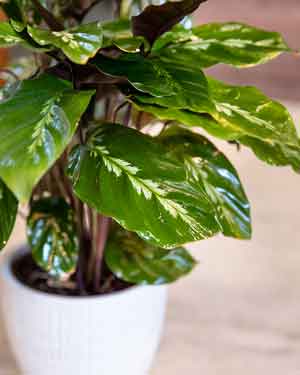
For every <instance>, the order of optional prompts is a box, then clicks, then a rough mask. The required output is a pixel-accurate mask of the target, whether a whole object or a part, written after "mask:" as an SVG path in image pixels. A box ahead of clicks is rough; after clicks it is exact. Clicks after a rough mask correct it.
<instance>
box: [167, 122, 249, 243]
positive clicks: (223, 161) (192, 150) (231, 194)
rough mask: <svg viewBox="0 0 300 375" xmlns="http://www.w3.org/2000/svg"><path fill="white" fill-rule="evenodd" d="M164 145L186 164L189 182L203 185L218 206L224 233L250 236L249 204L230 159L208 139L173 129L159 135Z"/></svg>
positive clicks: (182, 129) (242, 236) (247, 237)
mask: <svg viewBox="0 0 300 375" xmlns="http://www.w3.org/2000/svg"><path fill="white" fill-rule="evenodd" d="M160 140H161V142H163V144H164V145H165V146H166V147H168V148H169V149H170V150H171V151H173V152H174V153H175V154H176V155H177V157H178V158H180V159H181V160H182V161H183V162H184V163H185V165H186V168H187V171H188V173H189V175H190V179H191V180H192V179H194V181H195V184H196V185H197V184H199V183H200V187H202V186H203V185H204V187H205V190H206V192H207V194H208V195H209V196H210V197H211V200H212V202H213V203H214V205H215V209H216V217H217V218H218V222H219V223H220V226H221V228H222V232H223V234H225V235H226V236H230V237H235V238H241V239H249V238H250V237H251V219H250V205H249V202H248V199H247V197H246V194H245V192H244V189H243V187H242V184H241V181H240V179H239V176H238V174H237V172H236V170H235V168H234V167H233V166H232V164H231V163H230V162H229V161H228V159H227V158H226V157H225V156H224V155H223V154H222V153H221V152H220V151H219V150H218V149H217V148H216V147H215V146H214V145H213V144H212V143H211V142H209V141H208V139H207V138H205V137H203V136H201V135H199V134H195V133H193V132H191V131H189V130H187V129H184V128H180V127H176V126H173V127H171V128H167V130H165V131H164V132H163V134H162V135H161V136H160Z"/></svg>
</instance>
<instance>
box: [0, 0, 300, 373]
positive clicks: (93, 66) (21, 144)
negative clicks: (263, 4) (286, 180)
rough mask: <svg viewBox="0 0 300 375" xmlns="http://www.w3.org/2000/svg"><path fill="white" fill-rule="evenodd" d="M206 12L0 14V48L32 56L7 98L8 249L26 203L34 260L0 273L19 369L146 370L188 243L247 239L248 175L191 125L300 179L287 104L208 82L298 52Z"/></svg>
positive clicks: (2, 107)
mask: <svg viewBox="0 0 300 375" xmlns="http://www.w3.org/2000/svg"><path fill="white" fill-rule="evenodd" d="M203 2H204V0H186V1H179V2H167V3H165V4H162V5H160V6H148V7H146V8H145V9H144V5H147V4H144V2H140V1H129V0H124V1H116V2H111V1H108V0H104V1H102V2H101V3H102V4H106V6H107V7H110V6H111V7H112V8H111V12H112V13H114V14H115V15H116V19H115V20H113V21H107V22H101V23H100V22H92V23H88V24H86V23H84V20H85V17H86V16H87V15H88V14H89V13H90V12H92V11H93V6H94V5H95V4H96V3H100V1H97V0H96V1H95V2H93V1H77V2H76V1H73V2H72V1H69V2H62V1H53V2H51V4H49V3H44V2H39V1H38V0H32V1H29V0H9V1H5V2H2V3H1V5H2V7H3V9H4V10H5V12H6V13H7V15H8V16H9V21H7V22H4V23H1V24H0V45H1V46H2V47H10V46H14V45H20V46H21V47H25V48H27V49H29V50H30V51H32V53H33V56H34V60H30V61H34V63H33V64H32V68H33V69H32V72H31V73H30V75H29V76H28V77H26V79H24V77H23V76H24V75H26V74H25V73H23V74H22V78H23V79H22V80H14V79H13V78H14V75H15V73H13V74H12V76H11V77H10V76H9V77H8V82H7V85H6V86H5V88H4V90H3V92H2V97H3V100H2V102H1V103H0V134H1V143H0V177H1V182H0V184H1V185H0V187H1V194H0V210H1V216H0V243H1V245H2V247H4V245H5V244H6V242H7V240H8V238H9V236H10V233H11V231H12V229H13V226H14V222H15V218H16V215H17V211H18V206H19V207H21V208H22V210H24V207H28V213H26V216H27V234H28V245H29V249H30V253H29V255H28V252H25V253H23V252H21V255H20V254H18V256H17V257H15V255H14V256H13V257H9V258H8V260H7V261H6V263H5V264H4V266H3V270H2V273H1V298H2V300H3V301H4V303H3V306H4V309H3V311H4V315H5V318H6V322H7V326H8V329H9V331H10V336H11V341H12V346H13V349H14V351H15V354H16V356H17V358H18V361H19V363H20V365H21V368H22V369H23V370H24V372H25V373H30V375H35V374H40V373H43V374H46V375H47V374H53V373H55V374H65V373H67V372H69V373H73V374H83V373H89V374H92V375H93V374H98V373H101V374H110V375H111V374H117V373H120V372H122V373H123V374H124V373H125V374H128V375H129V374H130V375H141V374H146V372H147V371H148V369H149V366H150V363H151V358H152V356H153V354H154V351H155V348H156V346H157V343H158V340H159V334H160V327H161V324H162V321H163V312H164V305H165V298H166V289H165V287H164V286H163V285H164V284H167V283H170V282H173V281H175V280H177V279H178V278H179V277H181V276H184V275H185V274H187V273H189V272H190V271H191V270H192V269H193V268H194V266H195V264H196V262H195V260H194V259H193V258H192V256H191V255H190V254H189V253H188V252H187V251H186V250H185V249H184V248H183V247H181V246H182V245H183V244H184V243H187V242H190V241H196V240H202V239H206V238H209V237H212V236H213V235H216V234H217V233H223V234H224V235H225V236H230V237H234V238H238V239H249V238H250V237H251V220H250V206H249V202H248V199H247V197H246V194H245V192H244V189H243V187H242V184H241V181H240V179H239V177H238V174H237V172H236V170H235V169H234V167H233V166H232V165H231V163H230V162H229V160H228V159H227V158H226V157H225V156H224V155H223V154H222V153H221V152H220V151H219V150H218V149H217V148H216V147H215V146H214V144H213V143H211V141H209V140H208V139H207V138H206V137H205V136H203V135H200V133H199V132H196V129H197V128H200V129H202V130H204V131H205V132H206V133H208V134H209V135H211V136H214V137H217V138H220V139H222V140H225V141H229V142H233V143H236V144H238V145H243V146H246V147H249V148H250V149H251V150H252V151H253V152H254V153H255V154H256V155H257V157H258V158H259V159H261V160H263V161H265V162H267V163H269V164H271V165H279V166H291V167H292V168H293V169H294V170H295V171H298V170H299V168H300V144H299V139H298V136H297V132H296V129H295V126H294V124H293V121H292V118H291V116H290V115H289V113H288V112H287V110H286V109H285V108H284V107H283V106H282V105H281V104H279V103H277V102H275V101H273V100H271V99H270V98H267V97H266V96H265V95H263V94H262V93H261V92H260V91H259V90H257V89H255V88H252V87H237V86H232V85H228V84H225V83H223V82H220V81H217V80H215V79H213V78H212V77H209V76H207V75H205V74H204V73H203V69H205V68H207V67H210V66H212V65H215V64H217V63H226V64H230V65H233V66H236V67H241V68H242V67H249V66H254V65H257V64H261V63H265V62H267V61H268V60H270V59H272V58H274V57H276V56H278V55H279V54H280V53H282V52H289V51H290V49H289V47H288V46H287V45H286V44H285V42H284V41H283V39H282V37H281V36H280V35H279V34H277V33H274V32H268V31H264V30H260V29H257V28H254V27H251V26H248V25H244V24H240V23H236V22H230V23H223V24H208V25H200V26H198V27H195V28H188V23H184V22H183V21H184V19H185V17H186V16H188V15H190V14H191V13H192V12H193V11H195V10H196V9H197V8H198V7H199V6H200V5H201V3H203ZM133 13H134V14H138V15H136V16H134V17H131V16H132V14H133ZM29 70H30V69H29ZM26 71H28V69H27V70H26ZM147 134H148V135H147ZM149 134H151V136H150V135H149ZM134 284H142V285H156V286H155V287H153V286H152V287H150V286H149V287H147V288H145V287H135V288H133V287H131V286H132V285H134ZM24 285H26V286H24ZM158 285H159V286H158ZM28 286H30V287H31V288H28ZM42 292H43V293H42ZM45 292H47V293H45ZM70 296H73V297H74V298H70ZM87 297H88V298H87ZM37 321H38V324H37ZM23 322H26V323H25V324H23ZM28 337H30V340H28ZM37 353H38V354H37Z"/></svg>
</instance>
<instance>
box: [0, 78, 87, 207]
mask: <svg viewBox="0 0 300 375" xmlns="http://www.w3.org/2000/svg"><path fill="white" fill-rule="evenodd" d="M92 94H93V93H92V92H90V91H85V92H84V91H81V92H78V91H74V90H73V89H72V86H71V84H70V83H69V82H66V81H63V80H60V79H58V78H55V77H54V76H49V75H43V76H41V77H40V78H38V79H35V80H29V81H23V82H22V83H21V85H20V87H19V89H18V91H17V92H16V94H15V95H14V96H13V97H11V98H10V99H8V100H6V101H4V102H1V103H0V134H1V142H0V177H1V178H2V179H3V180H4V182H5V183H6V184H7V186H8V187H9V188H10V189H11V190H12V191H13V192H14V193H15V195H16V196H17V198H18V199H19V200H20V201H22V202H24V201H27V200H28V199H29V198H30V194H31V191H32V188H33V187H34V185H35V184H36V183H37V182H38V180H39V179H40V178H41V177H42V175H43V174H44V173H45V172H46V171H47V169H48V168H50V167H51V165H52V164H53V163H54V162H55V160H56V159H57V158H58V157H59V156H60V155H61V153H62V152H63V150H64V149H65V147H66V146H67V144H68V143H69V142H70V140H71V138H72V136H73V134H74V132H75V130H76V127H77V124H78V121H79V119H80V117H81V115H82V114H83V112H84V111H85V109H86V107H87V105H88V103H89V101H90V98H91V96H92Z"/></svg>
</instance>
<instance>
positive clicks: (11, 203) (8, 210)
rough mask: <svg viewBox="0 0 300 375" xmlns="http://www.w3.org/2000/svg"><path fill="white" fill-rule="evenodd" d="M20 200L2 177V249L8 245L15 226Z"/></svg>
mask: <svg viewBox="0 0 300 375" xmlns="http://www.w3.org/2000/svg"><path fill="white" fill-rule="evenodd" d="M17 211H18V201H17V200H16V198H15V196H14V195H13V193H12V192H11V191H10V190H9V189H8V188H7V186H6V185H5V184H4V183H3V181H2V180H1V179H0V250H1V249H3V247H4V246H5V245H6V243H7V240H8V239H9V237H10V235H11V232H12V230H13V228H14V225H15V221H16V216H17Z"/></svg>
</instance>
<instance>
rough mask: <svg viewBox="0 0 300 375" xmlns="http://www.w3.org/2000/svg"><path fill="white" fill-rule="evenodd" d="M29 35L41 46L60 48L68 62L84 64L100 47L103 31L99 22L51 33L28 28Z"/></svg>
mask: <svg viewBox="0 0 300 375" xmlns="http://www.w3.org/2000/svg"><path fill="white" fill-rule="evenodd" d="M27 29H28V32H29V34H30V35H31V37H32V38H33V39H34V40H35V42H36V43H38V44H40V45H41V46H47V45H52V46H55V47H57V48H60V49H61V50H62V51H63V52H64V54H65V55H66V56H68V57H69V59H70V60H72V61H74V62H75V63H77V64H86V63H87V61H88V60H89V59H90V58H92V57H93V56H95V55H96V53H97V52H98V51H99V49H100V48H101V47H102V42H103V31H102V26H101V23H100V22H93V23H90V24H83V25H80V26H77V27H75V28H72V29H67V30H63V31H51V30H46V29H40V28H37V27H32V26H28V27H27Z"/></svg>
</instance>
